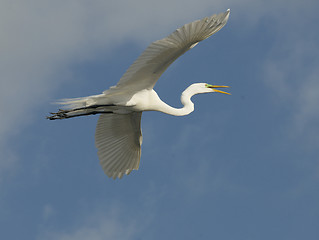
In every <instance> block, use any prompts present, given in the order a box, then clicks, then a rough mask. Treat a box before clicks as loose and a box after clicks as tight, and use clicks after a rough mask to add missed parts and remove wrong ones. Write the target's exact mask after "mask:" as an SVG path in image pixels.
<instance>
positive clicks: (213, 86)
mask: <svg viewBox="0 0 319 240" xmlns="http://www.w3.org/2000/svg"><path fill="white" fill-rule="evenodd" d="M207 87H209V88H212V89H214V91H215V92H219V93H224V94H228V95H231V94H230V93H228V92H224V91H221V90H218V89H216V88H229V86H217V85H209V84H207Z"/></svg>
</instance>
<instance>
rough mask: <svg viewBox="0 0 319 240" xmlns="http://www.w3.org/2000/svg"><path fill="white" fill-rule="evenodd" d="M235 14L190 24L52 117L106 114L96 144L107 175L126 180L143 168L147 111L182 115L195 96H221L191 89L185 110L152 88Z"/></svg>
mask: <svg viewBox="0 0 319 240" xmlns="http://www.w3.org/2000/svg"><path fill="white" fill-rule="evenodd" d="M229 13H230V10H229V9H228V10H227V11H226V12H225V13H220V14H218V15H213V16H211V17H206V18H204V19H201V20H197V21H194V22H192V23H189V24H186V25H184V26H183V27H181V28H179V29H177V30H176V31H175V32H174V33H172V34H171V35H169V36H168V37H166V38H164V39H161V40H158V41H155V42H153V43H152V44H151V45H150V46H149V47H148V48H147V49H146V50H145V51H144V52H143V53H142V54H141V56H140V57H139V58H138V59H137V60H136V61H135V62H134V63H133V64H132V65H131V66H130V68H129V69H128V70H127V71H126V73H125V74H124V75H123V77H122V78H121V79H120V81H119V82H118V84H117V85H116V86H113V87H111V88H110V89H108V90H106V91H104V92H103V93H102V94H100V95H94V96H89V97H83V98H76V99H64V100H62V101H61V102H59V103H60V104H63V105H65V107H66V108H67V109H69V110H60V111H59V112H57V113H53V116H51V117H48V118H49V119H51V120H53V119H63V118H70V117H76V116H81V115H90V114H97V113H101V116H100V118H99V120H98V124H97V128H96V135H95V143H96V146H97V148H98V156H99V159H100V163H101V165H102V168H103V170H104V172H105V173H106V174H107V175H108V176H109V177H112V178H114V179H115V178H117V177H118V178H122V177H123V175H124V174H129V173H130V172H131V171H132V170H133V169H136V170H137V169H138V167H139V162H140V157H141V144H142V134H141V130H140V122H141V116H142V112H143V111H160V112H163V113H166V114H171V115H175V116H183V115H187V114H189V113H191V112H192V111H193V110H194V104H193V103H192V101H191V97H192V96H193V95H195V94H198V93H208V92H221V93H225V92H222V91H220V90H217V89H215V88H216V87H225V86H212V85H208V84H206V83H195V84H192V85H191V86H189V87H188V88H187V89H186V90H185V91H184V92H183V93H182V96H181V102H182V104H183V105H184V107H183V108H180V109H176V108H173V107H171V106H169V105H167V104H166V103H164V102H163V101H162V100H161V99H160V98H159V96H158V95H157V93H156V92H155V91H154V90H153V87H154V85H155V83H156V81H157V80H158V78H159V77H160V76H161V75H162V73H163V72H164V71H165V70H166V69H167V68H168V67H169V65H170V64H172V63H173V62H174V61H175V60H176V59H177V58H178V57H179V56H181V55H182V54H184V53H185V52H186V51H188V50H189V49H191V48H193V47H194V46H196V45H197V44H198V43H199V42H200V41H202V40H204V39H206V38H208V37H209V36H211V35H213V34H214V33H216V32H217V31H219V30H220V29H221V28H222V27H223V26H224V25H225V24H226V22H227V20H228V17H229Z"/></svg>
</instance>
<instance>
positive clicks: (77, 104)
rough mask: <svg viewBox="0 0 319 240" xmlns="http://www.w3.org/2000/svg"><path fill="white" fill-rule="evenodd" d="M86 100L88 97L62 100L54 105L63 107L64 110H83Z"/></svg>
mask: <svg viewBox="0 0 319 240" xmlns="http://www.w3.org/2000/svg"><path fill="white" fill-rule="evenodd" d="M88 100H89V98H88V97H79V98H64V99H60V100H58V101H57V102H55V104H59V105H63V108H65V109H74V108H83V107H86V106H87V105H88V104H87V103H88Z"/></svg>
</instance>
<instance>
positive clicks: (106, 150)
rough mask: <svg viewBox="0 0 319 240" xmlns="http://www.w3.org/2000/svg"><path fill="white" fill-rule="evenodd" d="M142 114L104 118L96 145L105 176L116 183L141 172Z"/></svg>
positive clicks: (102, 115) (97, 134)
mask: <svg viewBox="0 0 319 240" xmlns="http://www.w3.org/2000/svg"><path fill="white" fill-rule="evenodd" d="M141 116H142V112H133V113H130V114H101V115H100V118H99V120H98V123H97V126H96V132H95V145H96V147H97V149H98V156H99V159H100V164H101V166H102V168H103V170H104V172H105V174H106V175H107V176H109V177H111V178H113V179H116V178H117V177H118V178H122V177H123V175H124V174H127V175H128V174H130V172H131V171H132V170H133V169H135V170H137V169H138V166H139V163H140V158H141V145H142V132H141Z"/></svg>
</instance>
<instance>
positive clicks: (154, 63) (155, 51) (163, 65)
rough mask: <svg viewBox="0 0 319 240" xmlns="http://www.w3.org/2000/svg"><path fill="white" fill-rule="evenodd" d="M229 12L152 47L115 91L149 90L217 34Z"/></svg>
mask: <svg viewBox="0 0 319 240" xmlns="http://www.w3.org/2000/svg"><path fill="white" fill-rule="evenodd" d="M229 13H230V10H229V9H228V10H227V11H226V12H224V13H220V14H217V15H216V14H215V15H213V16H211V17H206V18H203V19H201V20H197V21H194V22H192V23H189V24H186V25H184V26H183V27H181V28H179V29H177V30H176V31H175V32H173V33H172V34H171V35H169V36H168V37H166V38H163V39H161V40H158V41H155V42H153V43H151V44H150V45H149V46H148V48H147V49H146V50H145V51H144V52H143V53H142V54H141V55H140V56H139V57H138V59H137V60H136V61H135V62H134V63H133V64H132V65H131V66H130V68H129V69H128V70H127V71H126V72H125V74H124V75H123V76H122V78H121V79H120V81H119V82H118V84H117V85H116V87H115V88H124V89H130V90H131V91H134V90H135V91H139V90H142V89H152V88H153V87H154V85H155V83H156V81H157V80H158V78H159V77H160V76H161V75H162V74H163V72H164V71H165V70H166V69H167V68H168V67H169V65H170V64H172V63H173V62H174V61H175V60H176V59H177V58H178V57H179V56H181V55H182V54H184V53H185V52H187V51H188V50H189V49H191V48H193V47H194V46H195V45H196V44H197V43H198V42H200V41H202V40H204V39H206V38H208V37H209V36H211V35H213V34H214V33H216V32H218V31H219V30H220V29H221V28H222V27H223V26H224V25H225V24H226V23H227V20H228V17H229Z"/></svg>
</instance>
